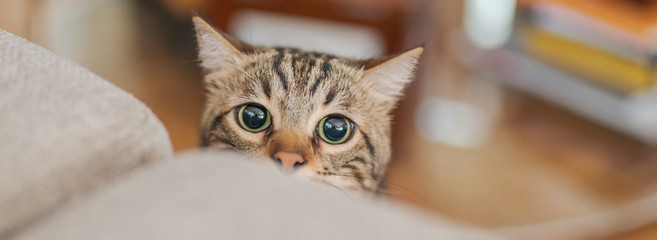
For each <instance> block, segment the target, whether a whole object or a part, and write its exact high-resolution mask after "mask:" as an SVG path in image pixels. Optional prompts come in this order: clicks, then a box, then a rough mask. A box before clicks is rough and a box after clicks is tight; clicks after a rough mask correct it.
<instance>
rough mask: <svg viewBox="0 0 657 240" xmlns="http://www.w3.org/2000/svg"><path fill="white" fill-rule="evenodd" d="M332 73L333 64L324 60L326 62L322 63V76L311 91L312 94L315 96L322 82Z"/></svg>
mask: <svg viewBox="0 0 657 240" xmlns="http://www.w3.org/2000/svg"><path fill="white" fill-rule="evenodd" d="M330 71H331V64H330V63H329V61H328V60H324V62H323V63H322V75H321V76H320V77H318V78H317V80H316V81H315V83H314V84H313V87H312V88H311V89H310V93H312V94H314V93H315V91H317V87H318V86H319V84H320V83H321V82H322V80H324V78H326V75H328V73H329V72H330Z"/></svg>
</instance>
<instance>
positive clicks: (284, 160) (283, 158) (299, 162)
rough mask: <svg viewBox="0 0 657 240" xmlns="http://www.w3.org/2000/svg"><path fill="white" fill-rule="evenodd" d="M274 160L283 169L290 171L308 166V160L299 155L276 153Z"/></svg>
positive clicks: (273, 156)
mask: <svg viewBox="0 0 657 240" xmlns="http://www.w3.org/2000/svg"><path fill="white" fill-rule="evenodd" d="M272 159H273V160H274V161H275V162H277V163H279V164H281V166H282V167H283V169H286V170H290V171H291V170H294V169H295V168H297V167H300V166H303V165H304V164H306V160H305V159H303V157H302V156H301V155H299V154H298V153H291V152H276V153H274V155H272Z"/></svg>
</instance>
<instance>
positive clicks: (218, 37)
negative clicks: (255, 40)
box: [192, 17, 255, 71]
mask: <svg viewBox="0 0 657 240" xmlns="http://www.w3.org/2000/svg"><path fill="white" fill-rule="evenodd" d="M192 20H193V21H194V27H195V29H196V41H197V43H198V48H199V53H198V55H199V58H200V60H201V66H202V67H203V68H204V69H205V70H208V71H216V70H219V69H222V68H224V67H226V66H229V65H231V64H235V62H236V61H239V60H240V59H241V57H242V56H243V54H245V53H248V52H251V51H254V49H255V48H254V47H252V46H250V45H248V44H246V43H243V42H241V41H239V40H237V39H235V38H233V37H231V36H229V35H227V34H224V33H221V32H220V31H217V30H215V29H214V28H213V27H212V26H210V24H208V23H207V22H206V21H204V20H203V19H201V18H200V17H194V18H193V19H192Z"/></svg>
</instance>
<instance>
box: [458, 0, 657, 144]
mask: <svg viewBox="0 0 657 240" xmlns="http://www.w3.org/2000/svg"><path fill="white" fill-rule="evenodd" d="M517 2H518V14H517V18H516V26H515V30H514V33H513V35H512V39H511V41H510V42H509V44H508V45H507V46H505V47H504V48H502V49H495V50H483V49H479V50H477V51H478V52H477V53H478V54H477V56H480V57H479V58H478V59H477V60H476V61H475V62H472V61H471V62H469V64H473V65H472V66H474V67H475V69H478V70H483V71H485V72H486V73H490V72H492V73H495V74H496V75H497V79H499V80H501V81H502V82H503V83H506V84H509V85H511V86H513V87H516V88H519V89H521V90H524V91H527V92H530V93H532V94H534V95H537V96H538V97H541V98H544V99H545V100H547V101H550V102H553V103H555V104H557V105H560V106H562V107H564V108H566V109H569V110H572V111H573V112H575V113H577V114H580V115H582V116H584V117H587V118H589V119H592V120H594V121H596V122H598V123H601V124H603V125H606V126H608V127H611V128H614V129H617V130H620V131H622V132H625V133H628V134H630V135H633V136H636V137H638V138H639V139H643V140H645V141H647V142H650V143H653V144H657V84H656V83H655V82H656V80H657V74H656V71H657V0H518V1H517Z"/></svg>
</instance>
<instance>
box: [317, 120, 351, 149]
mask: <svg viewBox="0 0 657 240" xmlns="http://www.w3.org/2000/svg"><path fill="white" fill-rule="evenodd" d="M353 129H354V124H353V123H352V122H351V120H349V119H348V118H346V117H343V116H339V115H329V116H326V117H324V118H323V119H322V120H321V121H319V125H318V126H317V132H318V133H319V137H320V138H322V140H324V141H325V142H327V143H330V144H341V143H344V142H346V141H347V140H349V137H351V135H352V134H351V133H352V131H353Z"/></svg>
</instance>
